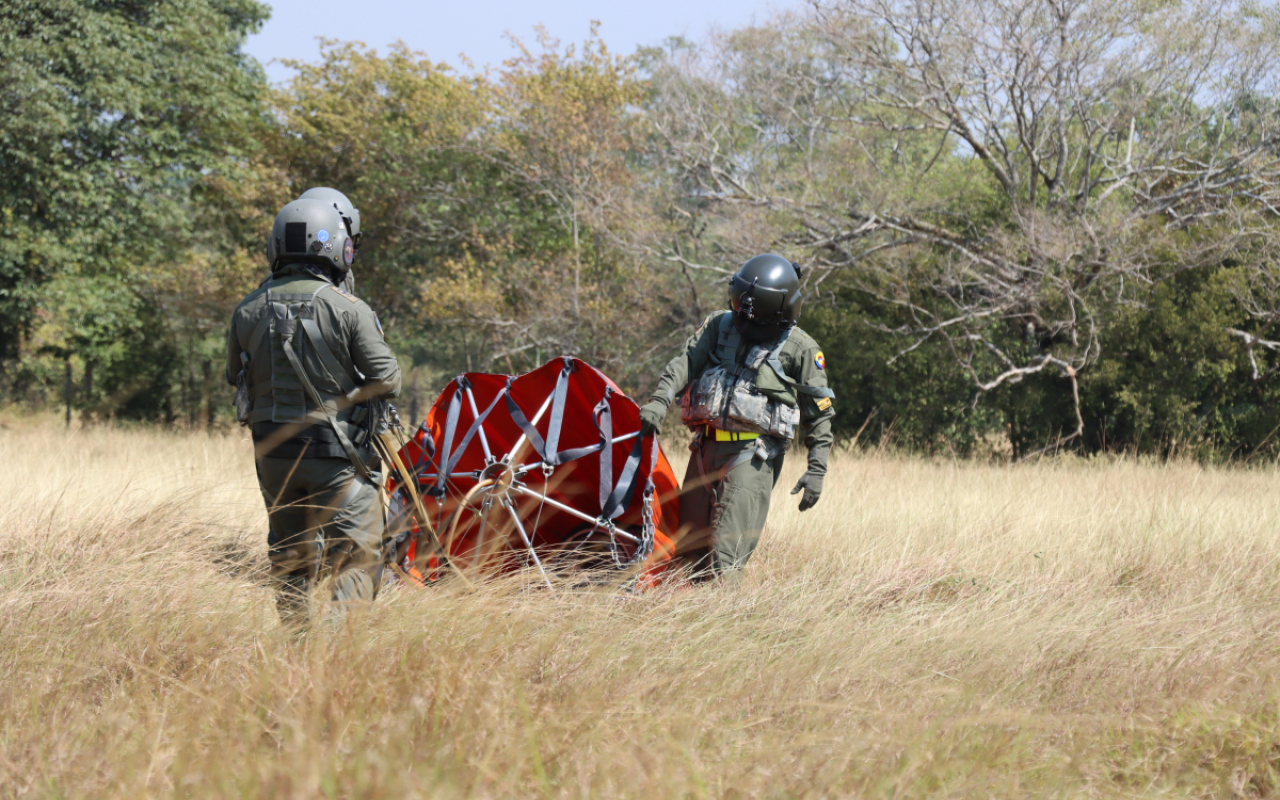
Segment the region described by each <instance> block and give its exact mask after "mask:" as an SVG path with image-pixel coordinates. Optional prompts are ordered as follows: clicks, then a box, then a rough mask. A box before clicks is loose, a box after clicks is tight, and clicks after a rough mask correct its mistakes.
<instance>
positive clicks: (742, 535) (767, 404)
mask: <svg viewBox="0 0 1280 800" xmlns="http://www.w3.org/2000/svg"><path fill="white" fill-rule="evenodd" d="M800 278H801V272H800V267H799V266H798V265H796V264H793V263H792V262H791V261H788V260H787V259H785V258H783V257H782V256H779V255H774V254H771V253H770V254H764V255H759V256H756V257H755V258H752V259H750V260H749V261H747V262H746V263H745V264H743V265H742V268H741V269H739V270H738V272H737V273H736V274H735V275H734V276H733V277H732V278H731V279H730V283H729V305H730V310H729V311H725V312H723V313H718V314H713V315H711V316H710V317H708V318H707V319H706V321H705V322H703V323H702V326H701V327H699V328H698V330H697V331H696V332H695V333H694V334H693V336H692V337H691V338H690V339H689V340H688V342H687V343H686V344H685V350H684V352H683V353H681V354H680V355H678V356H676V357H675V358H674V359H672V360H671V362H670V363H669V364H667V367H666V369H665V370H664V371H663V373H662V377H661V378H660V379H659V381H658V387H657V389H656V391H655V392H654V393H653V395H652V397H651V398H650V400H649V402H648V403H646V404H645V405H644V406H643V407H642V408H641V409H640V419H641V425H642V427H643V429H644V430H645V431H646V432H649V431H659V432H660V431H661V429H662V421H663V419H664V417H665V416H666V411H667V406H668V405H670V404H671V402H672V401H673V400H674V399H675V398H676V397H677V396H681V397H682V400H681V413H680V421H681V422H682V423H684V424H685V425H687V426H688V427H689V428H691V429H692V430H693V434H694V441H693V445H692V447H691V449H692V451H693V452H692V455H691V457H690V459H689V466H688V469H687V470H686V472H685V479H684V487H683V492H682V494H681V497H680V531H681V535H682V539H681V542H680V543H679V544H678V545H677V548H678V552H679V553H680V557H681V559H682V560H683V561H684V563H685V564H686V565H687V566H688V567H689V568H690V569H691V571H692V574H693V575H694V576H695V578H701V579H706V578H709V577H715V576H719V575H724V574H727V573H732V572H737V571H739V570H741V569H742V568H743V567H745V566H746V563H747V560H748V559H750V558H751V554H752V552H753V551H754V550H755V548H756V545H757V543H758V542H759V540H760V533H761V531H762V530H763V529H764V526H765V521H766V519H767V518H768V516H769V498H770V496H771V494H772V492H773V487H774V484H775V483H777V481H778V476H779V475H780V474H781V472H782V462H783V457H784V453H785V451H786V448H787V446H788V444H789V443H790V442H791V441H792V440H793V439H794V438H795V436H796V433H797V429H798V428H800V427H801V426H803V427H804V429H805V431H806V433H805V438H804V442H805V445H806V446H807V447H808V449H809V462H808V469H807V471H806V472H805V474H804V476H803V477H802V478H801V479H800V482H799V483H798V484H796V487H795V489H793V490H792V492H791V493H792V494H798V493H800V492H803V493H804V495H803V497H802V498H801V500H800V510H801V511H807V510H808V509H810V508H812V507H813V506H814V504H815V503H817V502H818V498H819V497H820V496H821V494H822V483H823V478H824V476H825V475H826V472H827V455H828V453H829V452H830V449H831V443H832V435H831V419H832V417H834V416H835V408H834V404H833V400H834V397H835V395H834V393H833V392H832V391H831V389H829V388H827V376H826V362H825V359H824V357H823V355H822V350H821V348H820V347H818V343H817V342H815V341H814V340H813V338H812V337H811V336H809V335H808V334H807V333H805V332H804V331H803V330H801V329H800V328H799V327H798V326H797V325H796V321H797V320H798V319H799V317H800V307H801V296H800Z"/></svg>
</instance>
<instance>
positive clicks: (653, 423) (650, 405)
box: [640, 400, 667, 436]
mask: <svg viewBox="0 0 1280 800" xmlns="http://www.w3.org/2000/svg"><path fill="white" fill-rule="evenodd" d="M666 418H667V406H666V404H665V403H663V402H662V401H660V400H650V401H649V402H647V403H645V404H644V405H642V406H640V435H641V436H648V435H649V434H651V433H662V421H663V420H664V419H666Z"/></svg>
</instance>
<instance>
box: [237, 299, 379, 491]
mask: <svg viewBox="0 0 1280 800" xmlns="http://www.w3.org/2000/svg"><path fill="white" fill-rule="evenodd" d="M313 283H314V284H319V285H318V286H317V288H316V289H315V291H312V292H301V293H299V292H273V291H272V288H271V281H270V280H268V281H267V294H266V305H265V308H264V313H263V316H262V318H261V319H260V320H259V321H258V323H257V324H256V325H255V326H254V329H253V333H252V335H251V336H250V339H249V344H248V346H247V347H246V348H245V349H244V352H245V353H247V354H249V355H248V358H253V357H254V356H256V355H259V354H260V352H261V348H262V340H263V338H265V337H270V339H269V343H270V354H271V378H270V380H269V381H259V382H258V383H256V384H252V385H250V386H249V388H248V395H249V399H250V401H251V402H252V403H253V405H254V406H256V407H255V408H253V410H251V411H250V412H249V414H248V420H247V421H248V423H249V424H250V425H253V424H255V423H260V422H271V423H276V424H284V423H291V424H293V425H299V424H301V425H306V424H308V423H311V424H317V423H318V424H319V425H321V426H323V425H325V424H326V423H327V425H328V428H329V430H330V431H332V433H331V434H329V432H328V431H325V434H328V435H323V436H320V437H317V438H319V439H320V441H319V442H317V443H316V444H314V445H312V446H311V448H310V449H311V454H313V455H314V456H316V457H331V456H335V455H336V456H338V457H341V455H343V454H345V455H346V456H347V458H348V459H350V460H351V463H352V464H353V465H354V466H355V467H356V469H357V471H359V472H361V473H362V474H365V475H367V463H366V462H368V461H369V458H370V455H371V454H370V452H369V451H368V449H367V448H363V452H361V451H360V450H358V449H357V448H360V447H361V446H362V445H365V444H366V442H367V440H368V438H369V431H368V430H366V429H365V428H363V427H361V423H362V422H365V421H367V420H368V416H369V409H368V407H367V406H365V405H363V404H361V405H353V404H352V402H351V401H352V400H353V399H354V398H355V396H356V394H357V393H358V392H359V387H358V386H357V384H356V382H355V378H354V377H353V376H352V375H351V374H350V373H349V371H348V370H347V369H346V368H344V367H343V366H342V364H341V362H339V361H338V359H337V357H336V356H335V355H334V354H333V350H332V349H331V348H330V347H329V345H328V343H327V342H325V340H324V336H323V334H322V333H321V332H320V328H319V327H318V326H317V325H316V322H315V298H316V295H318V294H320V292H322V291H324V290H325V289H327V288H332V286H331V285H330V284H328V283H325V282H323V281H306V282H304V283H303V285H304V286H305V287H306V288H310V286H311V284H313ZM294 286H297V284H294ZM303 338H305V339H306V341H307V342H308V344H309V345H310V346H311V349H312V350H313V351H314V353H315V355H316V357H317V359H318V360H319V361H320V372H321V373H322V374H323V375H324V376H325V377H326V378H328V381H327V382H326V385H327V386H337V387H339V390H340V392H341V394H333V393H330V392H326V391H321V390H319V389H318V388H317V387H316V385H315V381H314V380H313V376H312V375H310V374H308V372H307V370H306V368H305V367H304V366H303V364H302V361H301V360H300V359H299V357H298V354H297V348H296V345H297V343H298V342H299V340H300V339H303ZM242 358H244V356H243V355H242ZM246 361H247V359H246ZM246 370H247V364H246ZM268 395H269V399H270V404H269V405H268V404H266V403H263V402H261V400H262V399H263V398H266V397H268ZM308 399H309V400H310V401H311V404H312V406H313V408H312V409H311V410H308V409H307V400H308ZM299 430H301V429H299ZM325 442H333V445H330V446H329V447H326V446H325ZM334 445H336V448H335V446H334ZM335 449H337V452H336V453H335V452H330V451H332V450H335Z"/></svg>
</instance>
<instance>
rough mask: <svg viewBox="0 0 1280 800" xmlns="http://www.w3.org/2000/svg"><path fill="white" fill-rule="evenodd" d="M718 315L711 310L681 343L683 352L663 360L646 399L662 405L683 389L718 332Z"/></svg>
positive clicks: (703, 362)
mask: <svg viewBox="0 0 1280 800" xmlns="http://www.w3.org/2000/svg"><path fill="white" fill-rule="evenodd" d="M719 321H720V315H719V314H713V315H711V316H710V317H707V319H706V320H705V321H703V323H702V325H701V326H700V327H699V328H698V330H696V331H694V333H693V335H692V336H690V337H689V339H688V340H687V341H686V342H685V344H684V352H683V353H681V354H680V355H678V356H676V357H675V358H673V359H671V361H669V362H668V363H667V368H666V369H664V370H663V371H662V377H661V378H659V379H658V387H657V388H656V389H654V391H653V394H652V395H650V397H649V402H650V403H661V404H662V406H663V407H664V408H665V407H666V406H669V405H671V402H672V401H673V400H675V398H676V396H677V395H679V394H680V393H681V392H683V391H684V390H685V388H686V387H687V386H688V385H689V381H690V380H692V378H693V377H694V376H695V375H698V374H700V373H701V372H702V371H703V370H704V369H705V368H706V366H707V361H708V360H709V359H710V358H711V351H712V350H714V349H715V346H716V341H717V339H718V338H719V335H720V325H719Z"/></svg>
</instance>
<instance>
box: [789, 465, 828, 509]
mask: <svg viewBox="0 0 1280 800" xmlns="http://www.w3.org/2000/svg"><path fill="white" fill-rule="evenodd" d="M823 477H824V476H823V475H818V474H815V473H813V472H806V473H805V474H803V475H801V476H800V482H799V483H797V484H796V488H794V489H792V490H791V493H792V494H800V490H801V489H803V490H804V497H801V498H800V510H801V511H808V510H809V509H811V508H813V507H814V506H815V505H817V503H818V498H819V497H821V496H822V479H823Z"/></svg>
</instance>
